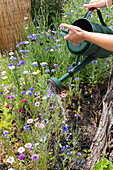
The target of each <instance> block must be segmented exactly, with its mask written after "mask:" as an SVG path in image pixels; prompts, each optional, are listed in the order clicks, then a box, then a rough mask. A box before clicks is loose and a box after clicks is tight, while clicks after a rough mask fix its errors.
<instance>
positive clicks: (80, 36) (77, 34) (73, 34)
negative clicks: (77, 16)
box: [60, 24, 86, 45]
mask: <svg viewBox="0 0 113 170" xmlns="http://www.w3.org/2000/svg"><path fill="white" fill-rule="evenodd" d="M60 26H61V27H62V28H67V29H68V30H69V33H68V35H67V36H65V37H64V40H68V41H70V42H72V43H73V44H74V45H76V44H78V43H80V42H82V41H84V33H85V32H86V31H84V30H82V29H81V28H79V27H77V26H73V25H68V24H61V25H60Z"/></svg>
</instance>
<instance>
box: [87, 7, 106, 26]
mask: <svg viewBox="0 0 113 170" xmlns="http://www.w3.org/2000/svg"><path fill="white" fill-rule="evenodd" d="M95 9H96V10H97V14H98V17H99V20H100V22H101V24H102V25H103V26H107V25H106V24H105V23H104V21H103V18H102V14H101V12H100V10H99V9H97V8H90V9H89V10H88V11H87V12H86V14H85V16H84V18H86V19H87V18H88V16H89V15H90V14H91V12H92V11H94V10H95Z"/></svg>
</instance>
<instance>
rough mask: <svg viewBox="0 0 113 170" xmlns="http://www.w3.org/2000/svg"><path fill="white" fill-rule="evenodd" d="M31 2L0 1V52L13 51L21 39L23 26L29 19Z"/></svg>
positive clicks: (22, 0) (23, 0) (21, 0)
mask: <svg viewBox="0 0 113 170" xmlns="http://www.w3.org/2000/svg"><path fill="white" fill-rule="evenodd" d="M30 11H31V0H0V51H1V52H2V53H3V52H4V51H10V50H11V49H15V45H16V42H18V41H20V40H21V39H22V38H23V37H24V34H23V31H22V30H23V25H24V23H25V22H26V21H27V18H30Z"/></svg>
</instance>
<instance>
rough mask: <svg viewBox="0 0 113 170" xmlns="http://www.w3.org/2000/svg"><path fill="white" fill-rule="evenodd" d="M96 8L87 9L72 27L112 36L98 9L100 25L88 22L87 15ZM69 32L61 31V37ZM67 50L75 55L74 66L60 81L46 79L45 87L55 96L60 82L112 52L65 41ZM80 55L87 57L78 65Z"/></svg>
mask: <svg viewBox="0 0 113 170" xmlns="http://www.w3.org/2000/svg"><path fill="white" fill-rule="evenodd" d="M94 9H96V8H91V9H89V10H88V11H87V12H86V14H85V16H84V18H80V19H77V20H75V21H74V22H73V23H72V25H74V26H78V27H80V28H81V29H83V30H85V31H88V32H97V33H103V34H113V30H112V29H111V28H108V27H107V26H106V24H105V23H104V21H103V18H102V15H101V12H100V10H99V9H96V10H97V14H98V17H99V20H100V22H101V24H97V23H94V22H92V21H89V20H88V17H89V15H90V14H91V12H92V11H93V10H94ZM68 33H69V30H62V34H63V35H67V34H68ZM66 44H67V47H68V50H69V51H70V52H71V53H72V54H75V55H77V61H76V66H75V67H74V68H73V69H72V70H69V71H67V73H66V74H65V75H64V76H62V77H61V78H60V79H57V78H55V77H50V78H48V79H47V86H48V88H49V89H50V90H51V91H52V92H53V93H55V94H60V93H61V91H62V82H63V81H65V80H66V79H67V78H69V77H73V75H74V73H75V72H77V71H79V70H80V69H81V68H83V67H84V66H86V65H87V64H89V63H90V62H92V61H93V60H95V59H96V58H106V57H108V56H110V55H111V54H112V53H113V52H111V51H108V50H106V49H103V48H101V47H99V46H97V45H96V44H94V43H91V42H88V41H83V42H81V43H79V44H76V45H73V43H71V42H70V41H68V40H67V41H66ZM80 55H82V56H87V57H86V58H85V59H84V60H83V61H81V62H80V63H79V59H80Z"/></svg>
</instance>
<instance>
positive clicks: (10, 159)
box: [7, 156, 14, 164]
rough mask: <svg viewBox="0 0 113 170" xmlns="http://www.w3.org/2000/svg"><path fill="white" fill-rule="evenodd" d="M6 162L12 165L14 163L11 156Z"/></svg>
mask: <svg viewBox="0 0 113 170" xmlns="http://www.w3.org/2000/svg"><path fill="white" fill-rule="evenodd" d="M7 162H8V163H10V164H12V163H13V162H14V157H13V156H9V158H8V159H7Z"/></svg>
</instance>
